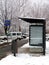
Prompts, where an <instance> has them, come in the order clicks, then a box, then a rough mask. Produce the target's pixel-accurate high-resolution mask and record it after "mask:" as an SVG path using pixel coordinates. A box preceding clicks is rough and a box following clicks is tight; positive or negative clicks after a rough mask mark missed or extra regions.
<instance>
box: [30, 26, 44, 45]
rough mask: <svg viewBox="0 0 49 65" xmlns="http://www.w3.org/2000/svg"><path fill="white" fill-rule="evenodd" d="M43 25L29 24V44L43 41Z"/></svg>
mask: <svg viewBox="0 0 49 65" xmlns="http://www.w3.org/2000/svg"><path fill="white" fill-rule="evenodd" d="M42 39H43V27H42V26H31V27H30V44H36V45H37V44H40V45H42V43H43V40H42Z"/></svg>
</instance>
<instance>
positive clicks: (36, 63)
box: [0, 41, 49, 65]
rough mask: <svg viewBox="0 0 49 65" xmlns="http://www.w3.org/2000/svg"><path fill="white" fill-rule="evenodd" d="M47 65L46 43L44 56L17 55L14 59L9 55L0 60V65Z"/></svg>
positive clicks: (48, 43) (48, 50)
mask: <svg viewBox="0 0 49 65" xmlns="http://www.w3.org/2000/svg"><path fill="white" fill-rule="evenodd" d="M48 64H49V42H48V41H47V42H46V55H45V56H42V55H40V56H32V55H29V54H18V55H17V56H16V57H14V56H13V55H9V56H7V57H5V58H3V59H2V60H0V65H48Z"/></svg>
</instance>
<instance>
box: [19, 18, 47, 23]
mask: <svg viewBox="0 0 49 65" xmlns="http://www.w3.org/2000/svg"><path fill="white" fill-rule="evenodd" d="M18 18H19V19H21V20H23V21H26V22H28V23H45V20H46V19H45V18H25V17H23V18H22V17H18Z"/></svg>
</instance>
